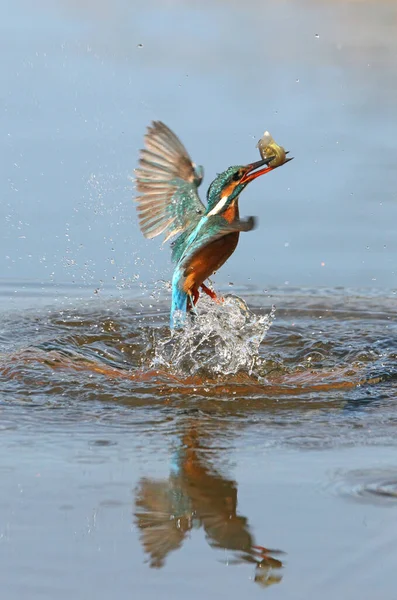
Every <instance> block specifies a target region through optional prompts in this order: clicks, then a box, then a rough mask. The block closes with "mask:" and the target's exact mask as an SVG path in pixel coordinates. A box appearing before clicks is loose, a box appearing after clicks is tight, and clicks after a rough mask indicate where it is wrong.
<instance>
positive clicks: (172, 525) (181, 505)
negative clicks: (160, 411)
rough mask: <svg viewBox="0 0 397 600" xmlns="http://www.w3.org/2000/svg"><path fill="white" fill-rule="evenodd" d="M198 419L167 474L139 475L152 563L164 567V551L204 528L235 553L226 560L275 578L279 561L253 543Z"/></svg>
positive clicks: (258, 576)
mask: <svg viewBox="0 0 397 600" xmlns="http://www.w3.org/2000/svg"><path fill="white" fill-rule="evenodd" d="M201 439H202V438H201V437H200V434H199V433H198V428H197V424H195V426H194V427H193V426H192V427H188V428H187V429H186V430H185V433H184V435H183V436H182V439H181V445H180V447H179V449H178V450H177V452H176V453H175V456H174V460H173V464H172V467H171V472H170V475H169V477H168V479H165V480H154V479H148V478H142V479H141V480H140V482H139V484H138V487H137V490H136V496H135V515H134V516H135V522H136V524H137V526H138V528H139V530H140V539H141V543H142V546H143V548H144V551H145V553H146V554H147V555H148V557H149V561H150V566H151V567H155V568H156V567H157V568H159V567H162V566H163V565H164V563H165V559H166V557H167V555H168V554H169V553H170V552H172V551H173V550H177V549H178V548H181V547H182V545H183V542H184V539H185V537H186V536H187V534H188V533H189V532H190V531H191V530H192V529H198V528H200V527H203V528H204V530H205V533H206V539H207V542H208V543H209V545H210V546H211V547H213V548H221V549H225V550H230V551H231V552H232V553H233V557H232V558H231V560H228V564H239V563H243V562H247V563H252V564H253V565H255V581H256V582H257V583H258V584H259V585H262V586H268V585H271V584H273V583H279V582H280V581H281V579H282V571H281V569H282V567H283V563H282V562H281V561H280V560H279V559H278V558H275V556H278V555H280V554H283V553H282V552H281V551H279V550H269V549H267V548H264V547H263V546H258V545H256V543H255V540H254V538H253V535H252V533H251V532H250V528H249V526H248V520H247V518H246V517H244V516H241V515H238V514H237V512H236V511H237V484H236V482H235V481H232V480H229V479H225V478H224V477H222V475H220V474H219V473H218V472H217V471H216V470H215V469H214V468H213V466H212V464H211V462H210V460H209V454H210V453H209V452H208V451H206V450H205V448H203V447H202V446H201V447H200V441H201Z"/></svg>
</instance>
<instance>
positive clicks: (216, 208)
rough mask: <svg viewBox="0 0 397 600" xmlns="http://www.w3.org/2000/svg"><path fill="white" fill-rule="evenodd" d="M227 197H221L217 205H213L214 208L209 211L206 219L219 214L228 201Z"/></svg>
mask: <svg viewBox="0 0 397 600" xmlns="http://www.w3.org/2000/svg"><path fill="white" fill-rule="evenodd" d="M228 198H229V196H223V197H222V198H221V199H220V200H219V202H218V203H217V204H215V206H214V208H213V209H212V210H210V212H209V213H208V215H207V217H212V216H213V215H217V214H219V213H220V212H221V210H222V208H223V207H224V206H225V204H226V202H227V201H228Z"/></svg>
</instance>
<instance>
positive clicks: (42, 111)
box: [0, 0, 397, 289]
mask: <svg viewBox="0 0 397 600" xmlns="http://www.w3.org/2000/svg"><path fill="white" fill-rule="evenodd" d="M2 5H3V6H2V8H3V10H2V15H3V17H2V20H1V24H0V32H1V45H2V56H1V61H2V73H3V77H2V80H1V84H0V86H1V87H0V102H1V105H0V106H1V110H0V119H1V128H0V131H1V138H2V147H3V160H2V161H1V165H0V169H1V178H0V216H1V223H2V230H1V236H0V276H1V277H2V278H3V279H4V278H6V279H8V280H18V281H31V280H36V281H41V282H47V283H49V282H50V281H53V282H56V283H61V282H62V283H64V282H65V283H71V282H74V283H76V284H78V285H79V284H88V285H90V286H91V285H92V286H93V289H94V288H98V287H100V286H101V285H104V284H112V285H115V286H119V287H123V286H129V284H130V282H131V281H134V278H135V279H136V278H138V277H139V278H140V280H141V281H142V280H143V281H146V282H150V281H157V280H160V279H166V280H167V279H170V277H171V266H170V263H169V252H168V248H167V247H166V246H164V247H163V251H162V252H159V248H160V240H158V241H157V240H153V241H146V240H145V239H144V238H143V236H142V235H141V233H140V231H139V228H138V226H137V219H136V212H135V206H134V202H133V196H134V189H133V183H132V181H131V177H132V176H133V169H134V167H135V166H136V164H137V156H138V151H139V148H140V147H141V146H142V142H143V135H144V133H145V129H146V126H147V125H148V124H149V122H150V121H151V120H152V119H160V120H163V121H164V122H165V123H166V124H167V125H169V126H170V127H171V128H172V129H173V130H174V131H175V132H176V133H177V135H178V136H179V137H180V138H181V140H182V141H183V143H184V144H185V145H186V147H187V149H188V151H189V152H190V154H191V156H192V158H193V160H194V161H195V162H197V163H199V164H202V165H204V168H205V180H204V184H203V186H202V192H201V193H202V197H203V198H205V193H206V189H207V187H208V185H209V183H210V182H211V180H212V178H213V177H214V176H215V174H216V173H217V172H219V171H222V170H223V169H224V168H226V167H227V166H229V165H231V164H244V163H247V162H251V161H252V160H255V159H256V158H257V157H258V154H257V149H256V148H255V145H256V142H257V140H258V138H259V137H260V136H261V135H262V133H263V131H264V130H265V129H268V130H269V131H271V133H272V134H273V136H274V137H275V138H276V140H277V141H278V142H279V143H280V144H282V145H284V146H285V147H286V148H288V149H289V150H290V151H291V154H292V155H293V156H294V157H295V160H294V161H293V162H292V163H291V164H289V165H288V166H285V167H284V168H282V169H279V170H278V171H276V172H274V173H272V174H271V175H270V176H267V177H266V178H264V179H261V180H258V181H257V182H255V183H254V184H252V185H251V186H249V187H248V188H247V190H246V191H245V192H244V195H243V196H242V197H241V202H240V206H241V214H242V215H243V216H247V215H257V216H258V218H259V226H258V228H257V229H256V230H255V231H254V232H252V233H249V234H245V235H243V236H242V237H241V240H240V245H239V248H238V250H237V251H236V252H235V254H234V255H233V257H232V258H231V260H230V261H229V262H228V263H227V265H225V267H224V268H223V269H222V270H221V272H220V273H219V275H218V276H217V282H218V283H219V284H222V283H225V284H227V283H228V282H230V281H233V282H235V283H238V284H245V283H252V284H255V285H257V286H262V287H263V288H266V287H267V286H270V285H286V286H350V287H364V288H368V287H370V288H374V287H380V288H393V287H395V286H396V271H395V268H396V261H395V256H396V245H397V241H396V239H397V238H396V223H397V171H396V168H395V165H396V162H397V121H396V118H395V115H396V105H397V35H396V29H397V4H396V3H395V2H392V1H386V0H376V1H331V0H330V1H325V0H323V1H319V0H316V1H307V2H305V1H303V0H302V1H297V0H278V1H277V2H264V1H259V0H245V1H244V2H238V1H237V0H228V1H227V2H226V1H221V0H218V1H215V0H200V1H198V0H197V1H195V0H190V1H187V0H185V1H182V0H149V1H145V2H137V1H130V0H112V1H110V0H47V1H45V0H37V1H36V2H35V3H32V2H28V1H23V0H16V1H15V2H13V3H6V2H3V3H2Z"/></svg>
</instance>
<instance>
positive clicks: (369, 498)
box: [329, 467, 397, 506]
mask: <svg viewBox="0 0 397 600" xmlns="http://www.w3.org/2000/svg"><path fill="white" fill-rule="evenodd" d="M329 487H330V489H331V490H333V491H334V493H336V494H337V495H341V496H344V497H346V498H349V499H352V500H355V501H358V502H364V503H371V504H387V505H392V506H397V468H396V467H394V468H389V469H356V470H353V471H347V472H337V473H336V474H335V475H334V477H333V481H332V482H331V484H330V486H329Z"/></svg>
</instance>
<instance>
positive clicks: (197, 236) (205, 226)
mask: <svg viewBox="0 0 397 600" xmlns="http://www.w3.org/2000/svg"><path fill="white" fill-rule="evenodd" d="M254 227H255V218H254V217H248V219H246V220H244V219H236V220H235V221H232V222H231V223H229V222H228V221H226V219H224V218H223V217H221V216H220V215H214V216H211V217H203V219H202V220H201V223H199V225H198V226H197V227H196V228H195V230H194V231H193V232H192V233H191V235H190V236H189V237H188V239H187V240H186V243H185V245H184V252H183V253H181V255H180V256H178V257H177V260H178V262H179V266H180V267H181V268H182V270H183V269H185V268H187V267H188V266H189V265H190V263H191V261H192V260H193V259H194V257H195V256H196V255H197V254H199V253H200V252H201V250H202V249H203V248H204V247H205V246H207V245H208V244H211V243H212V242H214V241H215V240H218V239H219V238H222V237H224V236H225V235H229V233H237V232H241V231H251V230H252V229H254Z"/></svg>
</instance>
